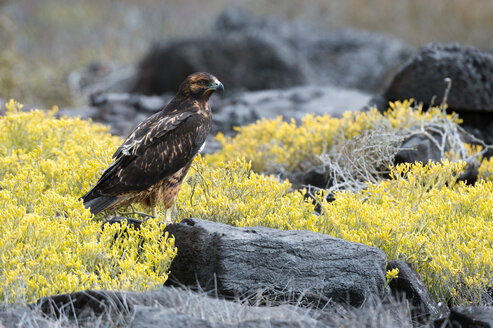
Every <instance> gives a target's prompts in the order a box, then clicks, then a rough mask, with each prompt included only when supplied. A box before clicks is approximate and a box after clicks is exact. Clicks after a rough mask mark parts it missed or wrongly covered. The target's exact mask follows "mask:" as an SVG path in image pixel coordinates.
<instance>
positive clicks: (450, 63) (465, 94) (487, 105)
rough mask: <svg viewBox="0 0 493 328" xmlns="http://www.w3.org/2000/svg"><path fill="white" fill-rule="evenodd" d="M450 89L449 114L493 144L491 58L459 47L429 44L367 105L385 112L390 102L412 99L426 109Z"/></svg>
mask: <svg viewBox="0 0 493 328" xmlns="http://www.w3.org/2000/svg"><path fill="white" fill-rule="evenodd" d="M445 78H450V79H451V81H452V87H451V89H450V94H449V95H448V99H447V103H448V110H449V111H453V112H456V113H458V114H459V116H460V117H461V118H462V119H463V120H464V123H463V126H464V127H465V128H466V130H468V131H470V132H471V133H473V134H474V135H475V136H476V137H478V138H480V139H482V140H484V141H485V142H486V143H488V144H493V133H492V131H493V55H492V54H489V53H485V52H480V51H479V50H477V49H475V48H472V47H466V46H461V45H459V44H449V45H442V44H439V43H432V44H428V45H426V46H423V47H422V48H421V49H420V50H419V52H418V54H417V55H416V56H415V57H413V58H412V59H411V60H410V61H409V62H407V63H406V64H405V65H403V66H402V67H401V69H400V71H399V72H398V73H397V74H396V76H395V77H394V80H393V81H392V83H391V84H390V86H389V87H388V88H387V90H386V91H385V92H383V94H382V95H379V96H375V97H374V98H373V99H372V100H371V101H370V102H369V104H370V105H376V106H377V107H378V108H379V109H380V110H386V109H387V107H388V102H389V101H395V100H403V99H409V98H414V99H416V100H417V101H419V102H422V103H424V105H425V108H426V107H427V106H429V105H430V104H431V100H432V99H433V97H435V101H434V104H439V103H440V102H441V100H442V98H443V95H444V92H445V89H446V86H447V85H446V83H445V82H444V79H445Z"/></svg>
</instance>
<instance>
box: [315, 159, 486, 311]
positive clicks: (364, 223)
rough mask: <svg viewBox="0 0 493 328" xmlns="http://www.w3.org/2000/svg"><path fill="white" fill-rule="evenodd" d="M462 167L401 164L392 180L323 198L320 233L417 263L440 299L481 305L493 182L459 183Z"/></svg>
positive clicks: (484, 280) (394, 171)
mask: <svg viewBox="0 0 493 328" xmlns="http://www.w3.org/2000/svg"><path fill="white" fill-rule="evenodd" d="M463 167H464V165H463V164H457V163H450V162H448V161H444V162H443V163H442V164H434V163H429V164H428V165H423V164H421V163H416V164H402V165H398V166H397V167H395V168H392V171H391V178H390V180H388V181H382V182H380V183H378V184H372V185H370V186H369V187H368V189H367V190H365V191H362V192H360V193H357V194H353V193H349V192H342V193H338V194H337V195H336V197H335V198H336V199H335V201H334V202H332V203H327V202H325V201H324V200H322V199H321V205H322V215H321V217H320V220H319V221H318V222H317V223H316V230H317V231H319V232H323V233H328V234H331V235H334V236H337V237H340V238H344V239H347V240H350V241H354V242H360V243H364V244H367V245H371V246H375V247H378V248H381V249H382V250H384V251H385V253H386V254H387V257H388V259H389V260H392V259H401V260H405V261H408V262H410V263H413V264H414V265H415V266H416V268H417V269H418V272H419V273H420V275H421V277H422V278H423V280H424V282H425V283H426V284H427V286H428V287H429V288H430V290H431V291H432V292H433V294H434V295H435V296H436V297H437V299H439V300H447V299H450V298H452V299H451V301H452V302H454V303H457V304H460V303H463V302H465V301H472V302H476V303H479V301H480V298H481V296H482V294H481V293H483V292H485V291H486V290H487V289H488V288H489V287H490V286H491V283H492V279H491V277H492V276H493V262H492V259H493V241H492V240H491V238H490V237H489V236H491V234H492V233H493V205H492V204H493V183H492V182H491V181H481V182H479V183H477V184H476V185H474V186H467V185H465V184H464V183H462V182H460V183H458V182H457V180H456V179H457V176H458V173H460V172H461V170H462V169H463ZM452 290H456V291H458V290H460V291H461V293H457V294H455V295H454V294H453V293H452Z"/></svg>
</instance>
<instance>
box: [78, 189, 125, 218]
mask: <svg viewBox="0 0 493 328" xmlns="http://www.w3.org/2000/svg"><path fill="white" fill-rule="evenodd" d="M82 200H83V201H84V207H85V208H89V211H91V213H92V214H94V215H96V214H98V213H99V212H102V211H104V210H106V209H108V208H109V207H111V205H113V204H115V203H116V202H117V201H118V197H115V196H102V195H94V193H92V192H88V193H87V194H85V195H84V196H82Z"/></svg>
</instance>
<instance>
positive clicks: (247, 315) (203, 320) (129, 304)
mask: <svg viewBox="0 0 493 328" xmlns="http://www.w3.org/2000/svg"><path fill="white" fill-rule="evenodd" d="M10 312H13V311H10ZM14 313H17V315H16V317H15V318H13V319H10V318H8V317H7V316H5V315H3V313H2V312H0V320H2V319H3V318H5V319H6V320H5V321H0V323H2V322H6V323H7V322H8V323H12V324H13V325H12V326H16V324H17V325H19V322H21V323H22V321H21V318H19V316H20V314H23V315H24V322H34V321H32V320H31V318H33V319H34V318H36V319H38V321H37V322H39V318H41V317H42V316H44V317H45V318H46V320H45V321H46V322H47V323H51V325H47V326H46V327H50V326H55V325H54V324H55V323H58V324H59V325H58V326H57V327H59V326H60V323H62V326H72V325H76V324H77V326H82V327H94V324H95V323H96V322H98V323H99V324H100V325H99V326H100V327H134V328H137V327H139V328H150V327H173V328H175V327H217V328H230V327H245V328H246V327H266V328H267V327H288V328H289V327H293V328H294V327H296V328H301V327H320V328H322V327H327V326H326V325H325V324H323V323H322V322H321V321H318V320H317V319H316V317H317V315H316V313H315V312H311V311H310V310H309V309H302V308H300V307H296V306H292V305H287V304H285V305H282V306H277V307H257V306H248V305H246V304H240V303H235V302H230V301H227V300H223V299H218V298H215V297H209V296H207V295H206V294H205V293H194V292H192V291H190V290H183V289H176V288H159V289H156V290H152V291H147V292H143V293H137V292H111V291H96V290H88V291H82V292H74V293H71V294H60V295H54V296H49V297H44V298H42V299H40V300H39V301H38V302H37V303H36V304H34V305H31V310H29V309H27V308H23V309H22V311H21V310H17V312H14ZM28 319H29V320H31V321H27V320H28ZM42 323H44V322H42ZM63 323H65V325H63ZM0 327H1V326H0ZM9 327H10V326H9ZM33 327H37V326H34V325H33ZM40 327H45V326H40Z"/></svg>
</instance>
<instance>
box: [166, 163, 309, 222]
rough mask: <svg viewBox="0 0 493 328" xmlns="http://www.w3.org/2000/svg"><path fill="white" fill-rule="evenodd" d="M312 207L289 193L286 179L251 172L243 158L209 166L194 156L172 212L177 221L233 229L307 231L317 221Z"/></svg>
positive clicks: (301, 198)
mask: <svg viewBox="0 0 493 328" xmlns="http://www.w3.org/2000/svg"><path fill="white" fill-rule="evenodd" d="M314 208H315V206H314V205H313V204H312V202H311V201H309V200H308V199H306V198H305V197H304V194H303V192H299V191H295V192H291V184H290V183H289V182H288V181H287V180H285V181H279V180H278V179H277V178H276V177H274V176H265V175H261V174H257V173H255V172H252V171H251V167H250V163H249V162H246V161H245V160H244V159H237V160H235V161H231V162H221V163H217V164H216V165H215V166H214V167H211V166H209V165H207V162H206V161H205V159H204V158H202V157H201V156H198V157H197V159H196V160H195V162H194V164H193V166H192V168H191V171H190V173H189V174H188V179H187V182H186V183H184V184H183V186H182V189H181V192H180V193H179V195H178V200H177V202H176V208H175V209H176V211H177V215H178V217H179V218H180V219H183V218H188V217H200V218H202V219H207V220H212V221H220V222H224V223H228V224H232V225H235V226H255V225H263V226H268V227H271V228H277V229H308V228H309V227H310V226H312V224H313V222H314V220H316V218H317V217H316V215H315V214H313V211H314Z"/></svg>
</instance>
